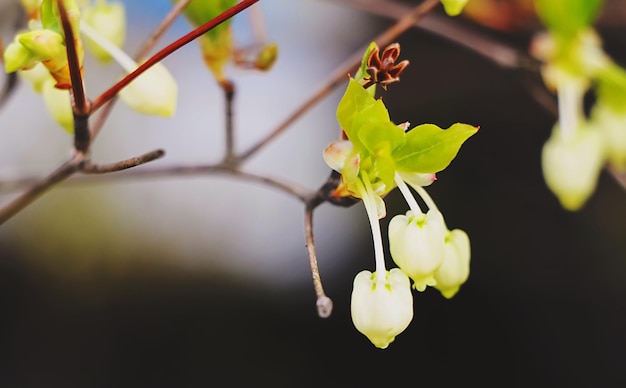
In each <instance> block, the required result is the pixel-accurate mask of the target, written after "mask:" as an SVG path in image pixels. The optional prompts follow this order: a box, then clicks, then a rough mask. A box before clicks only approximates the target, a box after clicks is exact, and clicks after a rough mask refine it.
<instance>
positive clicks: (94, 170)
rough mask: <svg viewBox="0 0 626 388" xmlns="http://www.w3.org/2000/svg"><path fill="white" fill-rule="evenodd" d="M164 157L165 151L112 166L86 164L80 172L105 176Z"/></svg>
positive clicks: (151, 153)
mask: <svg viewBox="0 0 626 388" xmlns="http://www.w3.org/2000/svg"><path fill="white" fill-rule="evenodd" d="M164 155H165V151H164V150H155V151H151V152H148V153H146V154H143V155H140V156H137V157H134V158H130V159H126V160H122V161H120V162H117V163H112V164H100V165H98V164H93V163H91V162H86V163H85V164H84V165H83V168H81V170H80V171H81V172H84V173H86V174H104V173H108V172H115V171H122V170H127V169H129V168H132V167H136V166H140V165H142V164H145V163H148V162H151V161H153V160H156V159H159V158H162V157H163V156H164Z"/></svg>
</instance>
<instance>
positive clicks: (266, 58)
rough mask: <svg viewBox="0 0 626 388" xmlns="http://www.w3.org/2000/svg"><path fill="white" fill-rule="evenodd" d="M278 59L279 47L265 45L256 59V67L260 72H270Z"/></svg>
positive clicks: (272, 44) (271, 44) (273, 44)
mask: <svg viewBox="0 0 626 388" xmlns="http://www.w3.org/2000/svg"><path fill="white" fill-rule="evenodd" d="M277 57H278V45H277V44H276V43H270V44H268V45H265V46H263V48H262V49H261V51H260V52H259V55H258V56H257V57H256V61H255V62H254V67H255V68H256V69H258V70H262V71H268V70H269V69H271V68H272V66H274V63H275V62H276V58H277Z"/></svg>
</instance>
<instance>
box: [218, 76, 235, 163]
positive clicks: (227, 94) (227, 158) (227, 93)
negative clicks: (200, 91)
mask: <svg viewBox="0 0 626 388" xmlns="http://www.w3.org/2000/svg"><path fill="white" fill-rule="evenodd" d="M220 86H221V88H222V91H223V92H224V105H225V107H226V112H225V118H226V128H225V129H226V131H225V133H226V144H225V146H226V151H225V155H224V163H226V164H234V163H235V162H236V159H235V126H234V117H233V103H234V99H235V84H234V83H233V82H231V81H230V80H227V79H225V80H223V81H221V82H220Z"/></svg>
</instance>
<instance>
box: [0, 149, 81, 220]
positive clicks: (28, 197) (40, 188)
mask: <svg viewBox="0 0 626 388" xmlns="http://www.w3.org/2000/svg"><path fill="white" fill-rule="evenodd" d="M84 158H85V154H83V153H81V152H77V153H75V154H74V156H73V157H72V158H71V159H70V160H68V161H67V162H65V163H63V165H61V167H59V168H58V169H56V170H55V171H54V172H53V173H52V174H50V175H48V176H47V177H46V178H44V179H42V180H39V181H38V182H36V183H35V184H34V185H32V186H31V187H30V188H28V189H27V190H26V191H25V192H24V193H22V194H21V195H20V196H19V197H17V198H16V199H14V200H13V201H12V202H10V203H9V204H7V205H6V206H3V207H2V208H0V225H2V224H3V223H4V222H6V221H7V220H8V219H10V218H11V217H13V216H14V215H16V214H17V213H19V212H20V211H21V210H22V209H24V208H25V207H27V206H28V205H30V204H31V203H33V202H34V201H35V200H36V199H37V198H39V197H40V196H41V195H42V194H43V193H45V192H46V191H47V190H48V189H50V188H51V187H52V186H54V185H56V184H57V183H59V182H62V181H64V180H65V179H67V178H68V177H70V176H71V175H72V174H74V173H75V172H76V171H78V170H79V169H80V166H81V164H82V163H83V161H84Z"/></svg>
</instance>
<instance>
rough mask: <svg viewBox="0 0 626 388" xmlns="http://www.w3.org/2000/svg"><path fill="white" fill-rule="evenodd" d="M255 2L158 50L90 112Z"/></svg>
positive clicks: (233, 9) (245, 3)
mask: <svg viewBox="0 0 626 388" xmlns="http://www.w3.org/2000/svg"><path fill="white" fill-rule="evenodd" d="M257 2H259V0H242V1H241V2H240V3H237V4H236V5H234V6H233V7H231V8H229V9H228V10H226V11H225V12H223V13H221V14H220V15H218V16H217V17H215V18H213V19H211V20H209V21H208V22H206V23H204V24H203V25H201V26H200V27H198V28H196V29H194V30H193V31H191V32H189V33H188V34H186V35H184V36H183V37H181V38H179V39H178V40H176V41H174V42H173V43H171V44H169V45H168V46H166V47H165V48H163V49H162V50H160V51H159V52H157V53H156V54H154V55H153V56H151V57H150V58H148V60H146V61H145V62H144V63H142V64H141V65H139V67H138V68H137V69H135V71H133V72H131V73H129V74H128V75H126V77H124V78H122V79H121V80H120V81H119V82H117V83H116V84H115V85H113V86H111V87H110V88H109V89H108V90H106V91H105V92H104V93H102V94H101V95H100V96H99V97H97V98H96V99H95V100H94V101H93V104H92V111H96V110H98V109H99V108H100V107H102V105H104V104H105V103H106V102H108V101H110V100H111V99H112V98H113V97H115V96H116V95H117V94H118V93H119V91H120V90H122V89H123V88H124V87H126V86H127V85H128V84H129V83H131V82H132V81H133V80H134V79H135V78H137V77H139V76H140V75H141V74H142V73H143V72H145V71H146V70H148V69H149V68H150V67H152V66H154V65H155V64H157V63H159V62H161V61H162V60H163V59H165V58H167V57H168V56H169V55H170V54H172V53H174V52H176V51H177V50H178V49H180V48H181V47H183V46H185V45H187V44H189V43H190V42H192V41H193V40H195V39H196V38H198V37H200V36H201V35H202V34H204V33H206V32H207V31H209V30H211V29H213V28H214V27H215V26H217V25H219V24H221V23H223V22H225V21H226V20H228V19H230V18H231V17H233V16H235V15H237V14H238V13H240V12H241V11H243V10H245V9H246V8H248V7H250V6H251V5H253V4H255V3H257Z"/></svg>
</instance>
